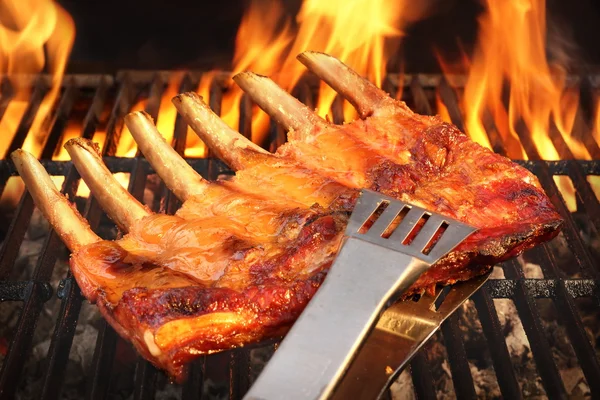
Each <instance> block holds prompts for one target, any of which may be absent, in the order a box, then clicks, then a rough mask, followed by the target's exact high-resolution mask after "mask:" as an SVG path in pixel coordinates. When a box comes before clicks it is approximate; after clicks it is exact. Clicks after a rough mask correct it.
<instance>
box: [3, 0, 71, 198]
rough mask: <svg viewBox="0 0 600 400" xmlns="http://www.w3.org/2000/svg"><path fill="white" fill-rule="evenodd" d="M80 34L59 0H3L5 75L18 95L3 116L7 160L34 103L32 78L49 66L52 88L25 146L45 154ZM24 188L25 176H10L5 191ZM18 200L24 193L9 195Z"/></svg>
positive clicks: (44, 99) (14, 93)
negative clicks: (52, 117)
mask: <svg viewBox="0 0 600 400" xmlns="http://www.w3.org/2000/svg"><path fill="white" fill-rule="evenodd" d="M74 38H75V24H74V23H73V20H72V18H71V16H70V15H69V14H68V13H67V12H66V11H65V10H63V9H62V8H61V7H60V6H58V5H57V4H56V3H54V2H53V1H50V0H3V1H1V2H0V73H1V74H3V75H5V76H7V77H8V79H9V82H10V84H11V86H12V89H13V98H12V100H11V101H10V102H9V103H8V107H7V108H6V111H5V113H4V116H3V117H2V119H1V120H0V134H1V137H2V140H0V154H1V155H2V158H6V156H7V154H6V153H7V151H8V150H9V149H10V145H11V143H12V141H13V137H14V135H15V134H16V132H17V130H18V126H19V124H20V123H21V120H22V118H23V116H24V114H25V111H26V109H27V106H28V104H29V98H30V95H31V89H32V83H33V80H32V78H35V76H36V75H37V74H39V73H40V72H42V71H44V70H45V72H47V73H48V74H49V75H50V88H49V90H48V92H47V93H46V95H45V97H44V98H43V100H42V102H41V104H40V105H39V109H38V112H37V113H36V115H35V118H34V120H33V122H32V123H31V127H30V129H29V132H28V134H27V136H26V139H25V141H24V143H23V145H22V146H21V147H22V148H23V149H25V150H27V151H29V152H31V153H33V154H35V155H37V156H39V155H40V152H41V149H42V148H43V145H44V144H45V141H46V139H47V137H48V132H47V126H48V124H47V122H48V120H49V118H50V111H51V110H52V107H53V106H54V104H55V102H56V99H57V96H58V94H59V92H60V84H61V82H62V77H63V73H64V70H65V66H66V63H67V60H68V58H69V54H70V52H71V46H72V45H73V40H74ZM45 50H46V53H47V57H46V55H45V54H46V53H45ZM57 182H58V181H57ZM21 191H22V184H21V183H20V180H15V179H11V180H9V182H8V184H7V187H6V190H5V192H7V193H9V194H12V193H15V192H17V193H20V192H21ZM16 198H18V196H9V197H8V199H12V200H13V201H14V200H15V199H16ZM3 200H5V199H3Z"/></svg>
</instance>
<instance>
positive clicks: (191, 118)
mask: <svg viewBox="0 0 600 400" xmlns="http://www.w3.org/2000/svg"><path fill="white" fill-rule="evenodd" d="M173 104H175V107H176V108H177V110H178V111H179V112H180V113H181V115H183V117H184V118H185V120H186V121H187V123H188V124H189V125H190V126H191V127H192V129H193V130H194V132H196V134H197V135H198V136H199V137H200V139H202V141H204V143H206V145H207V146H208V147H210V149H211V150H212V151H214V152H215V154H216V155H217V156H218V157H219V158H220V159H221V160H223V161H225V163H227V165H229V166H230V167H231V168H233V169H234V170H240V169H244V168H247V167H249V166H252V165H255V164H257V163H260V162H262V161H264V160H265V159H266V158H272V157H273V155H272V154H271V153H269V152H268V151H266V150H264V149H262V148H261V147H260V146H257V145H255V144H254V143H252V142H251V141H250V140H248V139H246V138H245V137H244V136H242V135H241V134H240V133H238V132H236V131H235V130H233V129H231V128H230V127H229V125H227V124H226V123H225V122H224V121H223V120H221V119H220V118H219V117H218V116H217V114H215V113H214V112H213V111H212V110H211V109H210V107H208V105H206V104H205V103H204V102H203V101H202V99H201V98H200V96H198V95H197V94H196V93H193V92H187V93H182V94H179V95H177V96H175V97H174V98H173Z"/></svg>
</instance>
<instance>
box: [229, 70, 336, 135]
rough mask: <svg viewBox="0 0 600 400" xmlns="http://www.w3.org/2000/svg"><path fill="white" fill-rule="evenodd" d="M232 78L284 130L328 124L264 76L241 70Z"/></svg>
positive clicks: (306, 130) (308, 129)
mask: <svg viewBox="0 0 600 400" xmlns="http://www.w3.org/2000/svg"><path fill="white" fill-rule="evenodd" d="M233 80H234V81H235V82H236V83H237V84H238V85H239V86H240V87H241V88H242V89H243V90H244V92H246V93H248V95H249V96H250V97H251V98H252V99H253V100H254V101H255V102H256V103H257V104H258V105H259V107H260V108H262V109H263V110H264V111H265V112H266V113H267V114H269V115H270V116H271V117H273V118H274V119H275V120H276V121H277V122H279V123H280V124H281V125H282V126H283V127H284V128H285V129H286V130H291V129H294V130H296V131H299V132H308V131H311V130H312V129H313V128H315V127H317V126H321V127H326V126H328V125H329V124H328V123H327V122H325V121H324V120H323V119H322V118H321V117H319V116H318V115H317V114H315V113H314V112H312V111H311V110H310V109H309V108H308V107H307V106H305V105H304V104H302V103H301V102H300V101H298V99H296V98H295V97H294V96H292V95H291V94H289V93H288V92H286V91H285V90H283V89H282V88H281V87H279V86H278V85H277V84H276V83H275V82H273V81H272V80H271V79H269V78H267V77H265V76H261V75H258V74H255V73H252V72H242V73H239V74H237V75H235V76H234V77H233Z"/></svg>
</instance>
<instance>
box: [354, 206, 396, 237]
mask: <svg viewBox="0 0 600 400" xmlns="http://www.w3.org/2000/svg"><path fill="white" fill-rule="evenodd" d="M389 205H390V202H389V201H387V200H382V201H381V203H379V205H378V206H377V208H376V209H375V210H373V212H372V213H371V215H369V218H367V219H366V220H365V222H363V224H362V225H361V226H360V228H359V229H358V233H361V234H365V233H367V232H368V231H369V229H371V227H372V226H373V224H374V223H375V221H377V219H378V218H379V216H380V215H381V214H383V212H384V211H385V209H386V208H387V207H388V206H389Z"/></svg>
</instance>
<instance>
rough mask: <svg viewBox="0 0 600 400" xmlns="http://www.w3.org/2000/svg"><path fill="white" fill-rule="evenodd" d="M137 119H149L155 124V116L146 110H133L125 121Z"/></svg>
mask: <svg viewBox="0 0 600 400" xmlns="http://www.w3.org/2000/svg"><path fill="white" fill-rule="evenodd" d="M136 120H142V121H148V122H150V123H152V124H154V118H152V116H151V115H150V114H148V113H147V112H146V111H144V110H141V111H133V112H130V113H129V114H127V115H126V116H125V123H128V122H134V121H136Z"/></svg>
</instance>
